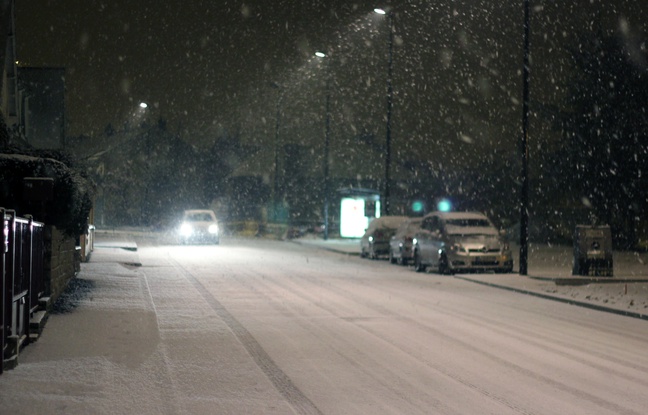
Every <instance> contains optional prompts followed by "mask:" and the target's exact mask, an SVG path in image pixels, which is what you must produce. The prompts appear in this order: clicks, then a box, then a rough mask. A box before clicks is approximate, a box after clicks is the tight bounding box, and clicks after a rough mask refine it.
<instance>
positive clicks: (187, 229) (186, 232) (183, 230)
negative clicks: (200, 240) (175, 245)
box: [180, 223, 193, 236]
mask: <svg viewBox="0 0 648 415" xmlns="http://www.w3.org/2000/svg"><path fill="white" fill-rule="evenodd" d="M192 233H193V228H192V227H191V225H190V224H188V223H183V224H182V225H180V235H182V236H191V234H192Z"/></svg>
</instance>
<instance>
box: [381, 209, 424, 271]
mask: <svg viewBox="0 0 648 415" xmlns="http://www.w3.org/2000/svg"><path fill="white" fill-rule="evenodd" d="M422 221H423V219H422V218H410V219H408V220H406V221H404V222H403V223H401V224H400V226H399V227H398V229H396V233H395V234H394V236H392V237H391V239H390V240H389V262H391V263H392V264H396V263H398V265H407V264H408V263H409V262H410V261H411V260H412V259H414V250H413V249H412V248H413V247H414V244H413V243H412V242H413V241H414V236H416V233H417V232H418V231H419V229H420V227H421V222H422Z"/></svg>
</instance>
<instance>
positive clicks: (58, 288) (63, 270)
mask: <svg viewBox="0 0 648 415" xmlns="http://www.w3.org/2000/svg"><path fill="white" fill-rule="evenodd" d="M44 239H45V264H44V268H45V292H46V293H48V294H49V296H50V299H51V302H50V304H54V302H56V299H57V298H58V297H59V296H60V295H61V293H62V292H63V291H64V290H65V287H67V284H68V282H69V281H70V280H71V279H72V278H74V277H75V276H76V273H77V272H78V271H79V268H80V257H79V253H78V252H77V249H76V241H75V239H74V238H72V237H70V236H67V235H65V234H64V233H63V232H61V231H60V230H59V229H57V228H56V227H54V226H45V238H44Z"/></svg>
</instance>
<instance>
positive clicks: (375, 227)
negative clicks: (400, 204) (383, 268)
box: [360, 216, 408, 259]
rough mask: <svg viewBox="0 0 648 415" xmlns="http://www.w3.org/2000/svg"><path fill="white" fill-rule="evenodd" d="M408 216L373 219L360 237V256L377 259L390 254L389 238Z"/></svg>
mask: <svg viewBox="0 0 648 415" xmlns="http://www.w3.org/2000/svg"><path fill="white" fill-rule="evenodd" d="M407 219H408V218H407V216H381V217H379V218H376V219H374V220H372V221H371V222H370V223H369V227H368V228H367V230H366V231H365V234H364V235H363V236H362V238H360V256H362V257H363V258H367V257H368V258H371V259H376V258H378V257H379V256H386V255H388V254H389V240H390V239H391V237H392V236H393V235H394V234H395V233H396V229H398V226H399V225H400V224H401V223H403V222H404V221H406V220H407Z"/></svg>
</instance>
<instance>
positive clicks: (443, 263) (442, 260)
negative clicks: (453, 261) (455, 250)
mask: <svg viewBox="0 0 648 415" xmlns="http://www.w3.org/2000/svg"><path fill="white" fill-rule="evenodd" d="M439 274H441V275H446V274H452V270H451V269H450V265H449V264H448V257H447V256H446V255H445V254H441V256H440V257H439Z"/></svg>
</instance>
